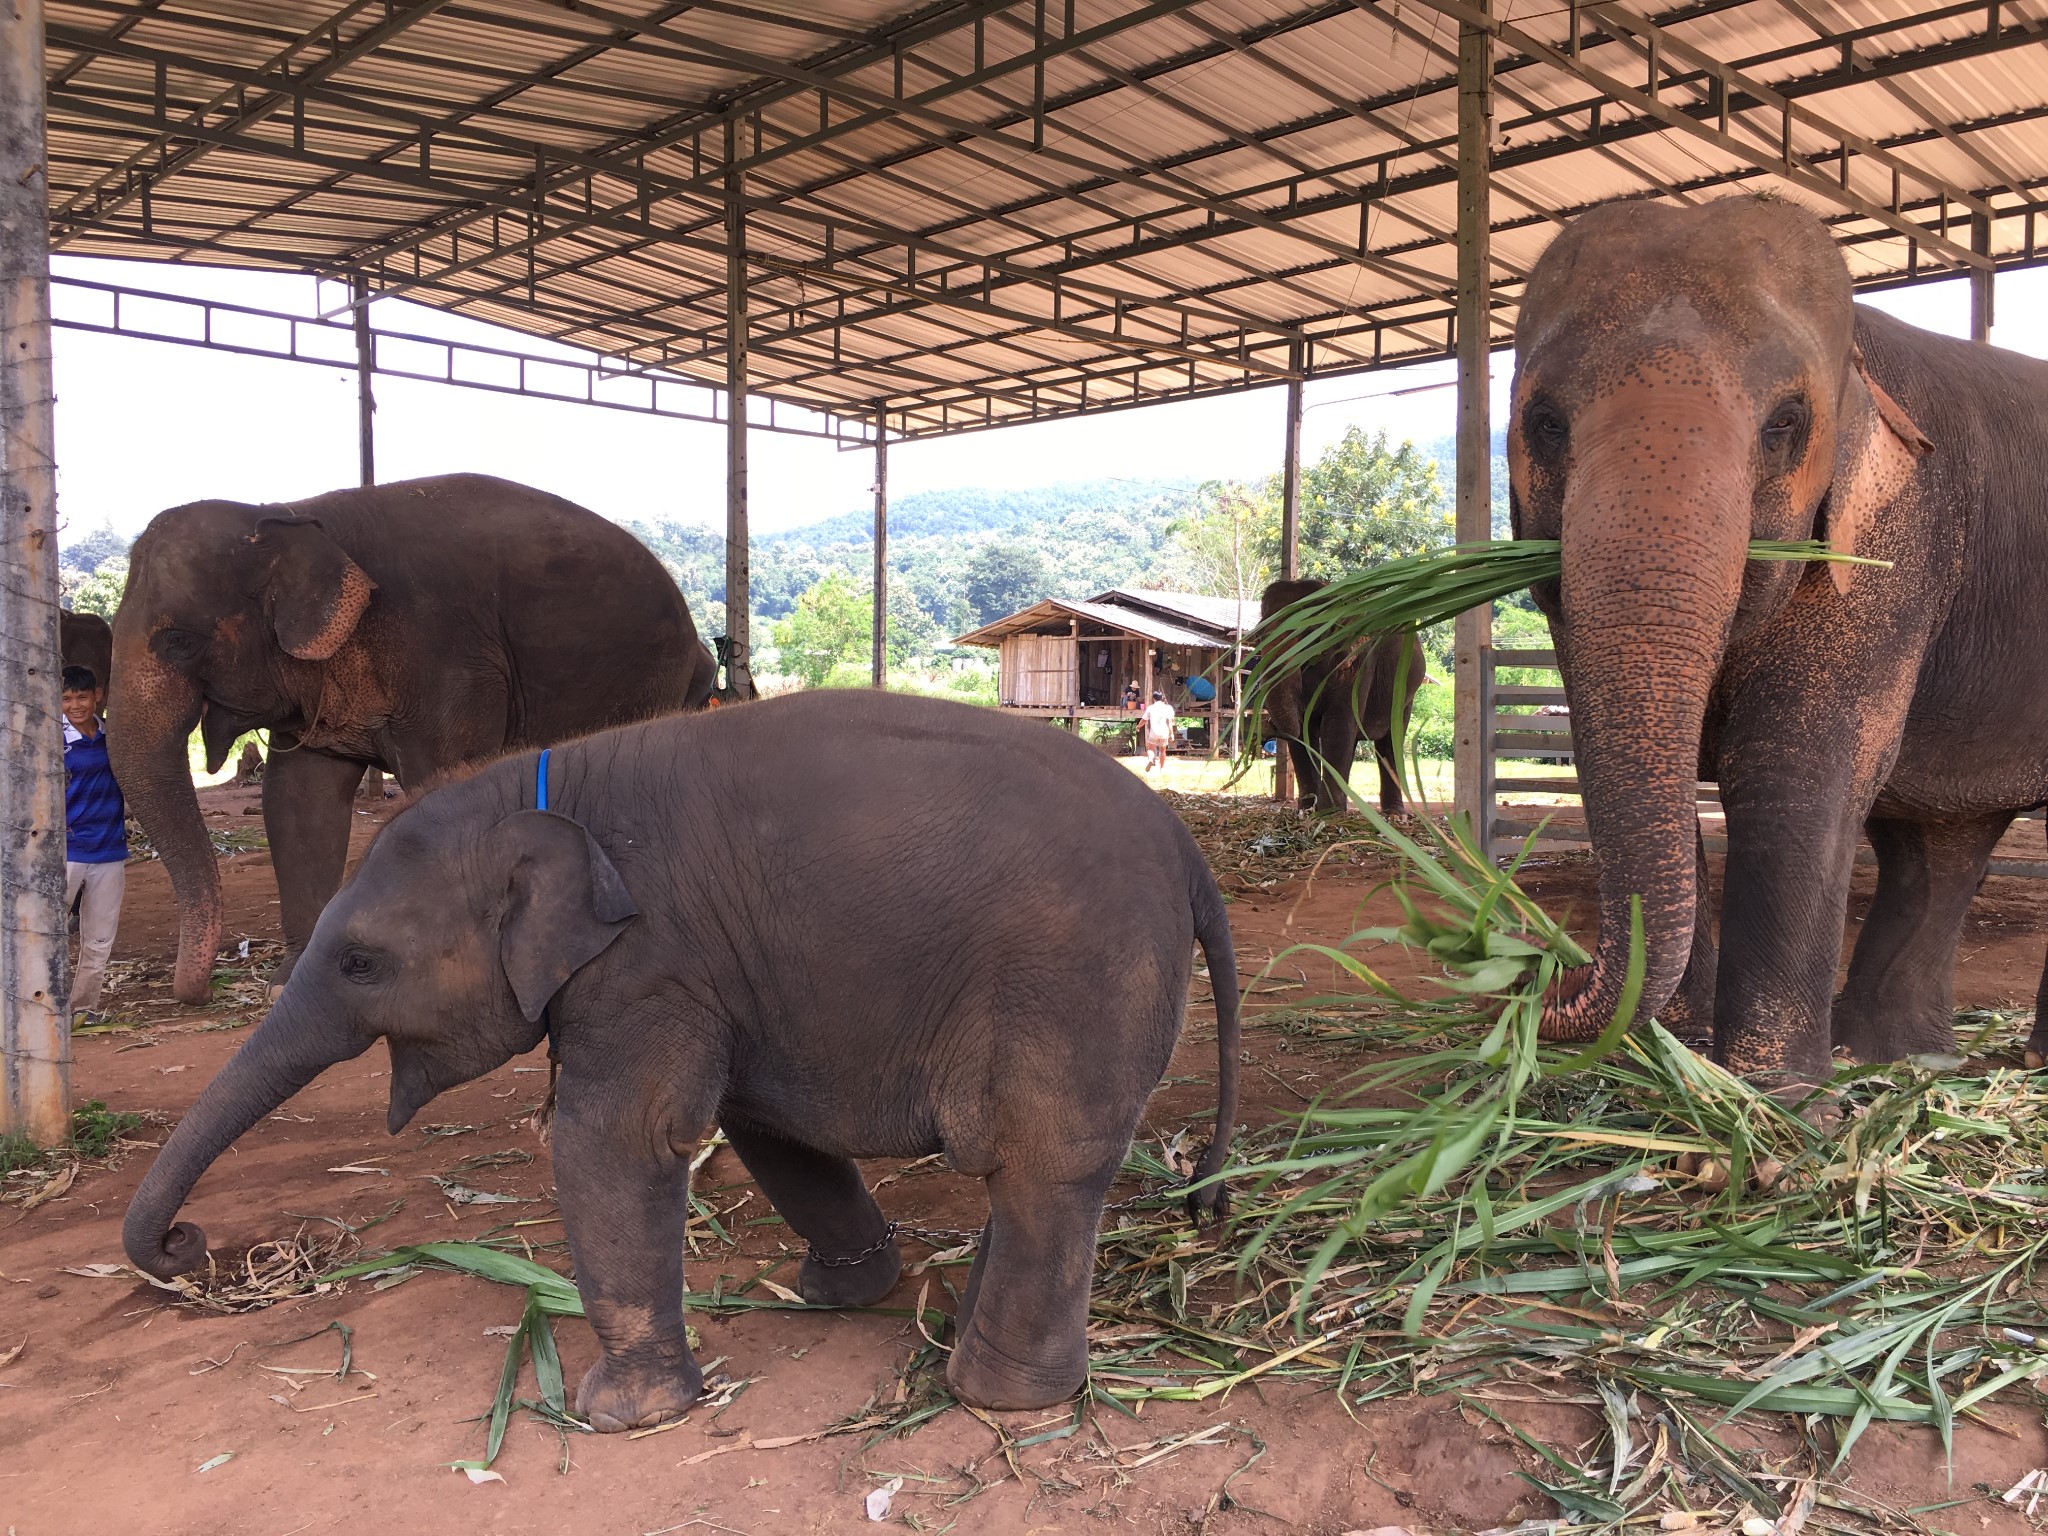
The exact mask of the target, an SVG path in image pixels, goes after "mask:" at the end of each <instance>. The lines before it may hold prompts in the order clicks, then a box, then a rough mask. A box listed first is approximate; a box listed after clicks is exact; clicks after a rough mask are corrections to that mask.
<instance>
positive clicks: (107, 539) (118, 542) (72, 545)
mask: <svg viewBox="0 0 2048 1536" xmlns="http://www.w3.org/2000/svg"><path fill="white" fill-rule="evenodd" d="M127 553H128V540H127V539H124V538H123V537H122V536H121V535H120V534H118V533H116V532H115V531H114V525H113V524H112V523H102V524H100V526H99V527H97V528H95V529H93V531H92V532H91V533H88V534H86V535H84V536H83V537H81V538H77V539H69V540H66V541H65V544H64V548H63V552H62V553H61V554H60V555H59V557H58V563H59V564H60V565H61V566H62V568H63V569H65V570H67V571H76V572H78V574H79V575H81V576H90V575H91V574H92V573H93V572H94V571H97V570H98V569H99V568H100V567H101V566H102V565H103V564H105V563H106V562H107V561H108V560H110V559H112V558H114V557H115V556H117V555H126V554H127Z"/></svg>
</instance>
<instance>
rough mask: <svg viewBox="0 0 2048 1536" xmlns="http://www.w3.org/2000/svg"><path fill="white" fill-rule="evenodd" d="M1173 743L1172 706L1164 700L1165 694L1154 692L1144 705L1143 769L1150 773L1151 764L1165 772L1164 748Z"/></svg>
mask: <svg viewBox="0 0 2048 1536" xmlns="http://www.w3.org/2000/svg"><path fill="white" fill-rule="evenodd" d="M1172 745H1173V706H1172V705H1171V704H1169V703H1167V702H1166V695H1165V694H1163V693H1154V694H1153V695H1152V702H1151V703H1150V704H1148V705H1147V706H1146V707H1145V771H1146V772H1147V773H1150V772H1151V771H1152V766H1153V764H1155V763H1156V764H1158V765H1159V771H1160V772H1161V773H1162V774H1163V773H1165V772H1166V749H1167V748H1168V747H1170V746H1172Z"/></svg>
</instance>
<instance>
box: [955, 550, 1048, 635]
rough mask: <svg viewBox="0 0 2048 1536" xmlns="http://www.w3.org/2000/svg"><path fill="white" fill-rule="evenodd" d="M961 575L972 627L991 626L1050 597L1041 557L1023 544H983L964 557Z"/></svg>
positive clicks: (1045, 568)
mask: <svg viewBox="0 0 2048 1536" xmlns="http://www.w3.org/2000/svg"><path fill="white" fill-rule="evenodd" d="M962 575H963V577H964V578H965V579H964V583H963V585H964V595H965V597H966V599H967V606H968V608H969V609H970V610H971V611H972V612H973V614H974V622H975V623H976V624H993V623H994V622H995V621H996V620H997V619H1000V618H1002V617H1003V616H1004V615H1005V614H1011V613H1015V612H1016V611H1017V610H1018V609H1019V608H1028V607H1030V606H1031V605H1032V604H1033V603H1035V602H1037V601H1039V600H1040V599H1041V598H1044V597H1047V596H1050V595H1051V587H1052V573H1051V571H1050V570H1048V569H1047V567H1046V563H1045V557H1044V556H1043V555H1041V554H1040V553H1039V552H1038V551H1037V550H1035V549H1032V548H1031V547H1030V546H1028V545H1024V544H984V545H982V546H981V548H980V549H978V550H976V551H975V552H974V553H973V554H972V555H971V556H969V557H968V560H967V565H966V569H965V570H964V571H963V572H962Z"/></svg>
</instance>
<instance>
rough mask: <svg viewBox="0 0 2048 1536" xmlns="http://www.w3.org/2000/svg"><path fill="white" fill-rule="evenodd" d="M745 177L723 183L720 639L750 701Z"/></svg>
mask: <svg viewBox="0 0 2048 1536" xmlns="http://www.w3.org/2000/svg"><path fill="white" fill-rule="evenodd" d="M745 193H746V184H745V178H744V177H743V176H739V175H730V176H727V177H726V178H725V337H726V348H725V416H726V421H725V640H726V681H727V683H728V684H729V685H730V686H731V688H732V690H733V692H734V693H735V694H737V695H738V696H739V697H740V698H742V699H751V698H752V697H753V696H754V667H753V658H752V656H751V654H750V652H749V649H748V595H747V553H748V551H747V339H748V338H747V210H746V208H745V206H744V205H743V204H742V202H741V199H742V198H743V197H744V196H745Z"/></svg>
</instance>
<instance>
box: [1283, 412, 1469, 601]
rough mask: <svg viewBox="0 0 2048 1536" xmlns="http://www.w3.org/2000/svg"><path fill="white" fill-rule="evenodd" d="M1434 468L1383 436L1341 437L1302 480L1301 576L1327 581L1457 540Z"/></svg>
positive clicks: (1350, 433)
mask: <svg viewBox="0 0 2048 1536" xmlns="http://www.w3.org/2000/svg"><path fill="white" fill-rule="evenodd" d="M1456 536H1457V530H1456V525H1455V523H1454V520H1453V518H1452V515H1451V506H1450V498H1449V496H1448V495H1447V494H1446V493H1445V490H1444V485H1443V482H1442V480H1441V479H1440V478H1439V477H1438V475H1437V467H1436V463H1435V461H1434V460H1433V459H1431V458H1429V457H1428V455H1426V454H1424V453H1423V452H1422V451H1421V450H1419V449H1418V448H1416V446H1415V445H1414V444H1413V443H1410V442H1403V443H1402V444H1401V446H1400V447H1399V448H1389V447H1388V444H1387V434H1386V432H1385V431H1384V430H1381V431H1379V432H1376V433H1374V434H1372V435H1371V436H1370V437H1368V436H1367V435H1366V433H1365V431H1364V429H1363V428H1361V427H1357V426H1353V427H1349V428H1347V429H1346V430H1345V433H1344V436H1343V438H1342V439H1341V440H1339V441H1338V442H1336V443H1333V444H1332V445H1331V446H1330V448H1329V450H1328V451H1327V452H1326V453H1324V455H1323V456H1322V457H1321V458H1320V459H1318V460H1317V461H1316V462H1315V463H1314V464H1312V465H1310V466H1309V467H1308V468H1307V469H1306V470H1305V471H1304V472H1303V474H1302V477H1301V574H1302V575H1304V576H1310V577H1318V578H1322V579H1329V578H1332V577H1336V576H1341V575H1343V574H1344V573H1345V572H1347V571H1359V570H1366V569H1369V568H1370V567H1372V566H1375V565H1383V564H1385V563H1386V562H1387V561H1389V560H1394V559H1398V558H1399V557H1400V556H1402V555H1415V554H1420V553H1422V552H1423V551H1424V550H1429V549H1441V548H1442V547H1444V546H1445V545H1447V544H1451V543H1454V542H1455V541H1456Z"/></svg>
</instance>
